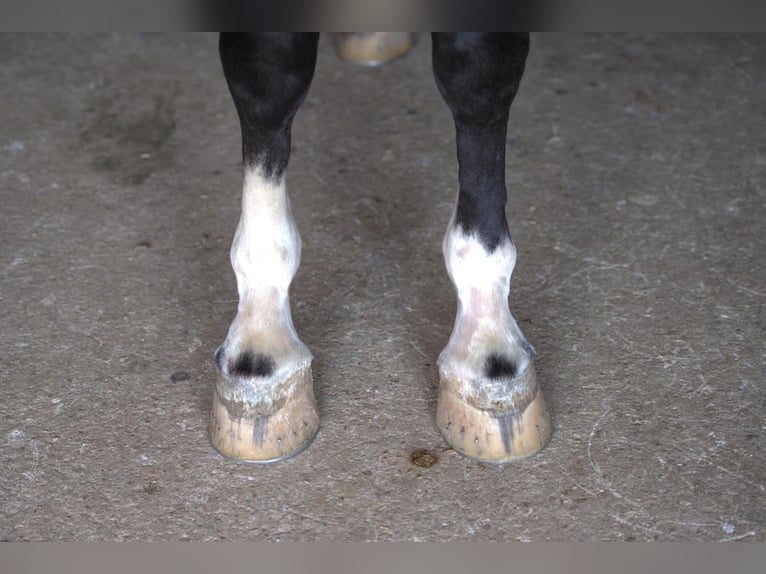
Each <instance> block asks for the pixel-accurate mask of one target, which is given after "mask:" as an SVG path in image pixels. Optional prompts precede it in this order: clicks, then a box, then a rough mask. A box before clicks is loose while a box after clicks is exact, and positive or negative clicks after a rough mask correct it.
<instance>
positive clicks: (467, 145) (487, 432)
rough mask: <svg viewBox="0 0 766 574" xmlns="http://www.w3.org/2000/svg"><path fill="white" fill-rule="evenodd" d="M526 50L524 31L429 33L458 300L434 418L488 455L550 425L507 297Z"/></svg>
mask: <svg viewBox="0 0 766 574" xmlns="http://www.w3.org/2000/svg"><path fill="white" fill-rule="evenodd" d="M528 50H529V37H528V36H527V35H524V34H481V33H458V34H434V35H433V67H434V75H435V77H436V81H437V85H438V86H439V90H440V91H441V94H442V96H443V97H444V99H445V101H446V102H447V105H448V106H449V108H450V110H451V112H452V116H453V119H454V122H455V129H456V140H457V156H458V164H459V179H460V190H459V194H458V199H457V204H456V206H455V212H454V215H453V217H452V219H451V221H450V224H449V227H448V229H447V233H446V235H445V237H444V243H443V252H444V260H445V263H446V266H447V271H448V273H449V276H450V279H451V280H452V282H453V284H454V286H455V289H456V291H457V296H458V310H457V316H456V319H455V325H454V328H453V331H452V335H451V337H450V340H449V343H448V344H447V346H446V348H445V349H444V350H443V351H442V353H441V355H440V357H439V374H440V385H439V397H438V403H437V416H436V422H437V426H438V428H439V430H440V431H441V433H442V435H443V436H444V438H445V440H446V441H447V443H448V444H449V445H450V446H452V447H453V448H454V449H455V450H457V451H458V452H460V453H462V454H464V455H466V456H468V457H471V458H475V459H479V460H483V461H489V462H507V461H510V460H513V459H516V458H521V457H524V456H528V455H530V454H532V453H534V452H537V451H538V450H540V449H541V448H542V447H543V446H544V445H545V443H546V442H547V441H548V439H549V437H550V435H551V424H550V419H549V417H548V413H547V410H546V407H545V401H544V400H543V395H542V393H541V392H540V388H539V387H538V385H537V380H536V377H535V369H534V363H533V355H534V351H533V349H532V346H531V345H530V344H529V343H528V342H527V340H526V339H525V337H524V335H523V333H522V332H521V330H520V329H519V327H518V325H517V324H516V321H515V320H514V318H513V316H512V314H511V311H510V308H509V306H508V294H509V290H510V281H511V273H512V272H513V268H514V265H515V263H516V248H515V246H514V244H513V241H512V240H511V236H510V233H509V231H508V224H507V221H506V217H505V205H506V196H507V192H506V188H505V136H506V129H507V123H508V114H509V111H510V106H511V102H512V101H513V98H514V96H515V94H516V91H517V89H518V86H519V82H520V81H521V76H522V74H523V71H524V63H525V61H526V57H527V53H528Z"/></svg>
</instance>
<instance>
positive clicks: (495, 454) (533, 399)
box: [436, 363, 552, 463]
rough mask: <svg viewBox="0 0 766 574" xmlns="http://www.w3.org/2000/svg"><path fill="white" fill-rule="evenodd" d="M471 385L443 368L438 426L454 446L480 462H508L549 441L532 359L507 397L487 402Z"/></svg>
mask: <svg viewBox="0 0 766 574" xmlns="http://www.w3.org/2000/svg"><path fill="white" fill-rule="evenodd" d="M471 390H472V387H471V385H470V384H466V383H465V382H464V381H461V380H458V379H457V378H456V377H454V376H452V375H448V374H447V373H445V372H444V371H443V370H440V382H439V397H438V402H437V406H436V425H437V427H438V428H439V431H440V432H441V434H442V436H443V437H444V440H446V441H447V444H449V446H450V447H452V448H453V449H454V450H455V451H457V452H458V453H460V454H462V455H464V456H466V457H468V458H471V459H474V460H478V461H482V462H491V463H504V462H510V461H512V460H517V459H520V458H524V457H527V456H530V455H532V454H534V453H536V452H538V451H539V450H540V449H542V448H543V447H544V446H545V445H546V443H547V442H548V439H550V437H551V432H552V427H551V421H550V417H549V416H548V411H547V409H546V407H545V399H543V394H542V392H541V391H540V388H539V387H538V385H537V378H536V376H535V367H534V363H530V364H529V366H528V367H527V369H526V370H525V371H524V372H523V373H520V374H519V375H517V376H516V377H515V379H514V380H513V382H512V383H511V385H510V388H509V395H508V399H507V400H505V401H502V402H500V403H498V402H495V403H494V404H487V403H486V401H482V400H481V398H480V397H477V396H476V394H475V393H472V392H471Z"/></svg>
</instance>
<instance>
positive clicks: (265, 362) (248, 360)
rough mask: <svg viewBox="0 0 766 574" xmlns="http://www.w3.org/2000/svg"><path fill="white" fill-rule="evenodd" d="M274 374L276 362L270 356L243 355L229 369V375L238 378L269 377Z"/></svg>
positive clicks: (247, 353)
mask: <svg viewBox="0 0 766 574" xmlns="http://www.w3.org/2000/svg"><path fill="white" fill-rule="evenodd" d="M273 372H274V360H273V359H272V358H271V357H269V356H268V355H254V354H253V353H250V352H246V353H242V354H241V355H240V356H239V357H238V358H237V359H236V360H235V361H233V364H232V365H231V366H230V368H229V374H230V375H235V376H238V377H268V376H271V374H272V373H273Z"/></svg>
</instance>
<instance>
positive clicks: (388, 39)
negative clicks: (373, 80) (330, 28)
mask: <svg viewBox="0 0 766 574" xmlns="http://www.w3.org/2000/svg"><path fill="white" fill-rule="evenodd" d="M333 40H334V43H335V50H336V51H337V53H338V55H339V56H340V57H341V58H342V59H344V60H346V61H348V62H353V63H354V64H361V65H363V66H380V65H381V64H385V63H386V62H390V61H391V60H394V59H396V58H398V57H400V56H403V55H404V54H406V53H407V52H409V51H410V49H411V48H412V45H413V36H412V34H411V33H409V32H358V33H338V34H335V35H334V36H333Z"/></svg>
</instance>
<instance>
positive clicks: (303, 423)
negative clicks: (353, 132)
mask: <svg viewBox="0 0 766 574" xmlns="http://www.w3.org/2000/svg"><path fill="white" fill-rule="evenodd" d="M317 41H318V34H289V33H274V34H265V33H263V34H222V35H221V39H220V53H221V61H222V63H223V70H224V75H225V76H226V81H227V82H228V85H229V89H230V91H231V95H232V97H233V99H234V104H235V106H236V108H237V113H238V114H239V120H240V126H241V129H242V156H243V162H244V188H243V192H242V212H241V217H240V220H239V225H238V226H237V230H236V233H235V235H234V241H233V243H232V246H231V264H232V267H233V268H234V273H235V275H236V278H237V290H238V292H239V306H238V309H237V315H236V317H235V318H234V321H233V322H232V324H231V326H230V327H229V332H228V335H227V336H226V340H225V341H224V343H223V344H222V345H221V346H220V348H219V349H218V351H217V353H216V362H217V364H218V367H219V370H220V375H219V378H218V381H217V384H216V389H215V396H214V402H213V411H212V416H211V421H210V438H211V442H212V443H213V446H214V447H215V448H216V449H217V450H218V451H220V452H221V453H223V454H224V455H227V456H230V457H233V458H237V459H242V460H248V461H253V462H268V461H275V460H281V459H284V458H287V457H290V456H292V455H294V454H297V453H298V452H300V451H301V450H302V449H303V448H305V447H306V446H307V445H308V444H309V443H310V442H311V440H312V439H313V437H314V435H315V434H316V431H317V429H318V428H319V416H318V413H317V406H316V399H315V397H314V390H313V386H312V379H311V353H310V352H309V350H308V348H307V347H306V346H305V345H304V344H303V343H302V342H301V340H300V339H299V338H298V335H297V334H296V332H295V328H294V327H293V322H292V317H291V315H290V301H289V297H288V290H289V287H290V283H291V281H292V279H293V276H294V275H295V273H296V271H297V269H298V265H299V264H300V255H301V241H300V236H299V235H298V230H297V228H296V226H295V221H294V220H293V217H292V214H291V212H290V202H289V199H288V197H287V193H286V189H285V171H286V168H287V162H288V159H289V156H290V130H291V126H292V121H293V116H294V115H295V112H296V111H297V110H298V107H299V106H300V104H301V102H302V101H303V98H304V97H305V95H306V93H307V92H308V89H309V86H310V84H311V79H312V77H313V75H314V66H315V63H316V53H317Z"/></svg>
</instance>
